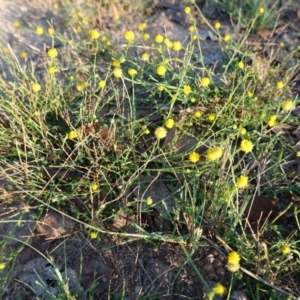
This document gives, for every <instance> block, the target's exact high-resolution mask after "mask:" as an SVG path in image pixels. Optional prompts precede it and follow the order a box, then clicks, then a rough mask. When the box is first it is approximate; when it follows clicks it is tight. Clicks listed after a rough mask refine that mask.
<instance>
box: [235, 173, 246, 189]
mask: <svg viewBox="0 0 300 300" xmlns="http://www.w3.org/2000/svg"><path fill="white" fill-rule="evenodd" d="M236 185H237V187H238V188H239V189H244V188H246V187H247V186H248V177H247V176H243V175H241V176H240V177H239V178H238V179H237V181H236Z"/></svg>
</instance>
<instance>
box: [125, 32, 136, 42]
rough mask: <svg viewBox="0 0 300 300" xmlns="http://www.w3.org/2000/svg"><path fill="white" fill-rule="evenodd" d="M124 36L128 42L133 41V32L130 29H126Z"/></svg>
mask: <svg viewBox="0 0 300 300" xmlns="http://www.w3.org/2000/svg"><path fill="white" fill-rule="evenodd" d="M124 38H125V40H126V41H127V42H128V43H129V44H132V43H133V42H134V32H133V31H132V30H128V31H126V32H125V34H124Z"/></svg>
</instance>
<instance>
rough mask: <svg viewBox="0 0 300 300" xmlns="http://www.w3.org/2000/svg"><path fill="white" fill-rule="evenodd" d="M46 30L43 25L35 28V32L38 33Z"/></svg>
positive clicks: (40, 33)
mask: <svg viewBox="0 0 300 300" xmlns="http://www.w3.org/2000/svg"><path fill="white" fill-rule="evenodd" d="M43 32H44V29H43V28H42V27H37V28H36V29H35V33H36V34H38V35H42V34H43Z"/></svg>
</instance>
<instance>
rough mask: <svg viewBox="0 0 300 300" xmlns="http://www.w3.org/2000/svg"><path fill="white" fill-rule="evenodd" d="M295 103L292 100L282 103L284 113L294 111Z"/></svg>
mask: <svg viewBox="0 0 300 300" xmlns="http://www.w3.org/2000/svg"><path fill="white" fill-rule="evenodd" d="M294 107H295V103H294V102H293V101H292V100H287V101H284V102H283V103H282V109H283V110H284V111H290V110H292V109H294Z"/></svg>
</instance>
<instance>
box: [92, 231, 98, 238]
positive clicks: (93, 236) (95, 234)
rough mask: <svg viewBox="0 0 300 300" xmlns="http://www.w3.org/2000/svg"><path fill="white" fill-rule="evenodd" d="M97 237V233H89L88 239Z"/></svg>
mask: <svg viewBox="0 0 300 300" xmlns="http://www.w3.org/2000/svg"><path fill="white" fill-rule="evenodd" d="M97 236H98V233H97V232H91V233H90V238H91V239H96V238H97Z"/></svg>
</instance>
